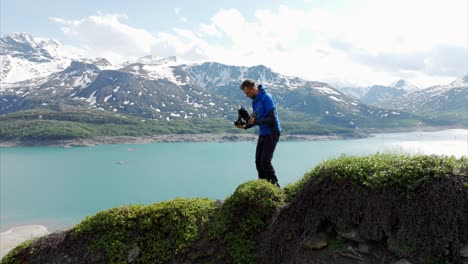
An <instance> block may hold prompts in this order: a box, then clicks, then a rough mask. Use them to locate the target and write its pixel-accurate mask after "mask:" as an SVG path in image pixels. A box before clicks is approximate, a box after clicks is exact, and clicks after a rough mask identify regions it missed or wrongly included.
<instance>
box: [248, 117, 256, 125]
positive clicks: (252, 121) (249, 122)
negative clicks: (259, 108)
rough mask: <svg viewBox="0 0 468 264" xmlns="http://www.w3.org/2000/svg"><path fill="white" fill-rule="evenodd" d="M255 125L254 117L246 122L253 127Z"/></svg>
mask: <svg viewBox="0 0 468 264" xmlns="http://www.w3.org/2000/svg"><path fill="white" fill-rule="evenodd" d="M254 123H255V117H253V116H250V118H249V121H247V124H249V125H253V124H254Z"/></svg>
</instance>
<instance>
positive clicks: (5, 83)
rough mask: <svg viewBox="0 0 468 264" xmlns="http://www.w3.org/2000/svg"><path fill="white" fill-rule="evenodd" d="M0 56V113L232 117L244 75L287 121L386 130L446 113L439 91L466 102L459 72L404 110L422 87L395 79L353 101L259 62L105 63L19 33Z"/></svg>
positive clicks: (151, 59)
mask: <svg viewBox="0 0 468 264" xmlns="http://www.w3.org/2000/svg"><path fill="white" fill-rule="evenodd" d="M0 60H1V61H2V65H3V66H2V69H3V70H2V72H1V75H0V81H1V86H0V114H8V113H12V112H18V111H24V110H30V109H41V108H52V109H60V108H64V107H81V108H90V109H96V110H102V111H106V112H111V113H115V114H116V115H120V116H125V115H130V116H137V117H140V118H144V119H152V120H164V121H171V120H176V119H188V120H191V119H197V118H215V117H216V118H227V119H231V120H232V119H234V118H235V117H236V116H237V111H236V110H237V109H238V108H239V106H240V105H244V106H249V105H250V99H248V98H246V97H245V96H244V94H243V93H242V92H241V91H240V89H239V84H240V83H241V82H242V80H244V79H246V78H249V79H253V80H255V81H256V82H258V83H261V84H263V86H264V87H266V88H267V89H268V90H269V91H270V92H271V93H272V94H273V95H274V97H275V100H276V102H277V105H278V110H279V111H280V112H281V114H282V116H283V117H284V118H287V119H288V120H290V121H307V122H317V123H320V124H329V125H337V126H342V127H348V128H360V127H394V126H400V125H408V124H409V123H411V124H412V125H414V124H424V123H425V122H426V121H427V117H424V116H419V115H418V114H420V113H421V112H424V111H420V109H419V106H421V107H422V109H425V108H427V106H428V104H431V103H430V102H437V103H438V108H437V109H440V110H446V109H449V110H453V107H451V106H444V101H442V100H437V99H435V98H433V97H434V96H446V95H445V93H444V92H443V91H448V90H453V87H459V89H458V88H457V90H456V91H457V92H456V93H454V94H453V96H458V98H459V99H460V100H461V101H460V103H459V104H457V105H461V104H463V100H465V102H466V101H467V100H466V96H467V95H466V91H467V89H468V87H467V85H466V83H467V81H466V79H467V77H466V76H465V77H462V78H460V80H458V81H457V83H455V84H451V86H450V85H449V86H437V87H433V88H431V89H433V90H437V91H439V93H436V92H431V93H427V94H426V95H427V96H426V97H424V98H425V99H424V100H423V101H424V102H423V101H421V100H420V101H418V102H417V103H414V102H413V103H411V102H409V101H408V104H410V105H411V108H409V107H405V104H396V105H393V104H391V103H389V102H391V100H393V99H397V98H400V97H401V95H403V94H413V93H418V92H422V91H426V90H422V89H418V88H417V87H415V86H414V85H411V84H409V83H408V82H406V81H403V80H401V81H398V82H396V83H395V84H393V85H391V86H389V87H384V86H372V87H370V88H369V89H368V92H367V93H366V95H364V96H362V97H361V98H360V100H357V99H356V98H353V97H352V96H350V95H349V94H350V93H349V92H348V93H345V92H344V90H341V91H340V90H338V89H336V88H334V87H332V86H331V85H329V84H327V83H323V82H317V81H307V80H303V79H300V78H297V77H291V76H285V75H282V74H280V73H277V72H274V71H273V70H272V69H270V68H268V67H266V66H264V65H258V66H253V67H245V66H233V65H225V64H221V63H216V62H205V63H192V64H189V63H185V62H183V61H181V60H180V58H177V57H167V58H161V57H156V56H145V57H142V58H139V59H137V60H134V61H128V62H125V63H123V64H120V65H112V64H111V63H110V62H109V61H107V60H106V59H104V58H94V59H93V58H82V57H77V56H76V57H70V56H66V55H64V54H63V53H60V45H59V43H57V42H55V41H53V40H44V39H37V38H34V37H32V36H31V35H28V34H24V33H21V34H20V33H17V34H13V35H9V36H6V37H3V38H0ZM427 91H429V90H427ZM405 98H409V97H407V96H405ZM420 98H422V97H421V96H420ZM389 99H391V100H390V101H389ZM384 102H385V104H384ZM447 102H448V101H447ZM366 103H367V104H366ZM371 104H373V105H371ZM452 106H453V105H452ZM456 109H458V108H456ZM462 110H463V109H462ZM425 120H426V121H425ZM431 122H432V121H431Z"/></svg>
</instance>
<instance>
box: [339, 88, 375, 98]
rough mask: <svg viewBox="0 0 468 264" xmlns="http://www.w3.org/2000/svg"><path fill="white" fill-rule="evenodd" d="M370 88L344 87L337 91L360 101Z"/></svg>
mask: <svg viewBox="0 0 468 264" xmlns="http://www.w3.org/2000/svg"><path fill="white" fill-rule="evenodd" d="M369 89H370V86H344V87H339V88H338V90H340V91H341V92H343V93H344V94H346V95H348V96H351V97H353V98H354V99H358V100H359V99H361V98H362V97H364V96H365V95H366V94H367V92H369Z"/></svg>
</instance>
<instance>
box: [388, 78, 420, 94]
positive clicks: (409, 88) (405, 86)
mask: <svg viewBox="0 0 468 264" xmlns="http://www.w3.org/2000/svg"><path fill="white" fill-rule="evenodd" d="M389 87H393V88H396V89H402V90H404V91H406V92H414V91H416V90H419V87H417V86H416V85H414V84H412V83H410V82H408V81H405V80H399V81H397V82H395V83H392V84H390V86H389Z"/></svg>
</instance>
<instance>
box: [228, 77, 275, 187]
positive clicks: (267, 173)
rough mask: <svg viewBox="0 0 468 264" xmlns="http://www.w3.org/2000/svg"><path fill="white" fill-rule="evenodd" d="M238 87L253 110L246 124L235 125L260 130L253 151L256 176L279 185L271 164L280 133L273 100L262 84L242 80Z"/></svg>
mask: <svg viewBox="0 0 468 264" xmlns="http://www.w3.org/2000/svg"><path fill="white" fill-rule="evenodd" d="M240 88H241V90H242V91H244V93H245V95H246V96H247V97H249V98H250V99H252V108H253V111H254V112H253V114H252V115H251V116H250V118H249V120H248V122H247V125H237V127H238V128H242V129H249V128H251V127H253V126H256V125H258V126H259V128H260V129H259V130H260V131H259V136H258V141H257V150H256V153H255V165H256V167H257V171H258V178H260V179H266V180H268V181H269V182H271V183H273V184H275V185H277V186H278V187H279V184H278V178H276V173H275V169H274V168H273V165H272V164H271V160H272V159H273V152H274V151H275V148H276V144H277V143H278V140H279V138H280V133H281V126H280V122H279V119H278V112H277V110H276V106H275V101H274V99H273V97H272V96H271V94H270V93H268V92H266V91H265V89H263V87H262V85H259V86H258V87H257V86H256V85H255V82H254V81H252V80H245V81H243V82H242V84H241V86H240Z"/></svg>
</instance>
